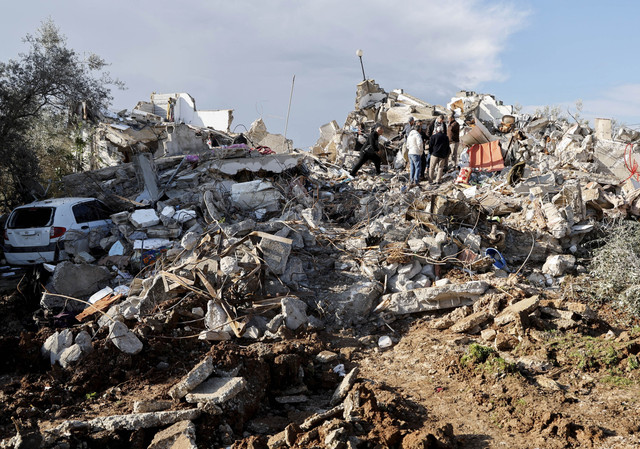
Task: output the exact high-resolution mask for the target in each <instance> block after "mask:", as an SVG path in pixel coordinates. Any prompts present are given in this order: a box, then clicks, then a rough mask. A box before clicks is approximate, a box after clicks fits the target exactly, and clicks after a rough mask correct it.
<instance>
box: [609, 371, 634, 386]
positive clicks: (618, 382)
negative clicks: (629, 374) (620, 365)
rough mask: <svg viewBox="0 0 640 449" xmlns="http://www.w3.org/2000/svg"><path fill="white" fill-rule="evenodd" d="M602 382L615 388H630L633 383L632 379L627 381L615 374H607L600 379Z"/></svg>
mask: <svg viewBox="0 0 640 449" xmlns="http://www.w3.org/2000/svg"><path fill="white" fill-rule="evenodd" d="M602 382H604V383H606V384H611V385H613V386H616V387H630V386H631V385H633V384H634V383H635V382H634V381H633V380H632V379H628V378H626V377H623V376H619V375H617V374H609V375H607V376H605V377H604V378H603V379H602Z"/></svg>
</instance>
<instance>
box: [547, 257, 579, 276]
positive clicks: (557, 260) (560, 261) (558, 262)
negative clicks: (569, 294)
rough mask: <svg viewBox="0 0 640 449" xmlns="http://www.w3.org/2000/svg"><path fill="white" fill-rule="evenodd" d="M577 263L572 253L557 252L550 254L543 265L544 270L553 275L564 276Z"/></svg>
mask: <svg viewBox="0 0 640 449" xmlns="http://www.w3.org/2000/svg"><path fill="white" fill-rule="evenodd" d="M575 265H576V258H575V256H573V255H571V254H557V255H555V256H549V257H548V258H547V260H546V262H545V263H544V265H543V266H542V272H543V273H545V274H549V275H551V276H553V277H558V276H562V275H563V274H565V273H567V272H569V271H572V270H573V269H574V267H575Z"/></svg>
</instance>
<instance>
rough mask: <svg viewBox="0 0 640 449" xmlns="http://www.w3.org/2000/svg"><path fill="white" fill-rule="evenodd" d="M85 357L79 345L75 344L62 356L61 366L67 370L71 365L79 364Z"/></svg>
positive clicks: (63, 352)
mask: <svg viewBox="0 0 640 449" xmlns="http://www.w3.org/2000/svg"><path fill="white" fill-rule="evenodd" d="M83 355H84V353H83V351H82V348H81V347H80V345H79V344H77V343H74V344H72V345H71V346H69V347H68V348H67V349H65V350H64V351H62V353H61V354H60V360H59V361H60V366H62V367H63V368H67V367H68V366H69V365H71V364H73V363H75V362H77V361H78V360H80V359H81V358H82V356H83Z"/></svg>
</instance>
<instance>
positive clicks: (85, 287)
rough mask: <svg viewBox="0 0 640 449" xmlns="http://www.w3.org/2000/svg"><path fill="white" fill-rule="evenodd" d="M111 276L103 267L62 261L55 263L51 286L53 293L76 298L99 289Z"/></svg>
mask: <svg viewBox="0 0 640 449" xmlns="http://www.w3.org/2000/svg"><path fill="white" fill-rule="evenodd" d="M111 278H112V274H111V272H110V271H109V269H108V268H105V267H101V266H97V265H89V264H74V263H71V262H62V263H60V264H58V265H56V269H55V271H54V273H53V277H52V287H53V290H54V291H55V293H58V294H60V295H65V296H70V297H75V298H78V297H83V296H89V295H91V294H93V293H94V292H96V291H97V290H100V289H101V288H102V287H104V285H105V284H106V283H107V282H108V281H109V280H110V279H111ZM67 300H68V298H67ZM70 301H72V300H70Z"/></svg>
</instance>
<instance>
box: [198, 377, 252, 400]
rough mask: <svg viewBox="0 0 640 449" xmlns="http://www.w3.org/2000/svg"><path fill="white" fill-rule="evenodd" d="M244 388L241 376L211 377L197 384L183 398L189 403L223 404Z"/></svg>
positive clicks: (244, 383)
mask: <svg viewBox="0 0 640 449" xmlns="http://www.w3.org/2000/svg"><path fill="white" fill-rule="evenodd" d="M245 388H246V382H245V380H244V379H243V378H242V377H212V378H211V379H209V380H206V381H205V382H203V383H201V384H200V385H198V386H197V387H196V388H195V389H193V390H192V391H191V392H190V393H187V395H186V396H185V399H186V401H187V402H190V403H192V404H193V403H212V404H223V403H225V402H227V401H229V400H230V399H233V398H234V397H235V396H237V395H238V394H239V393H240V392H241V391H242V390H244V389H245Z"/></svg>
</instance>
